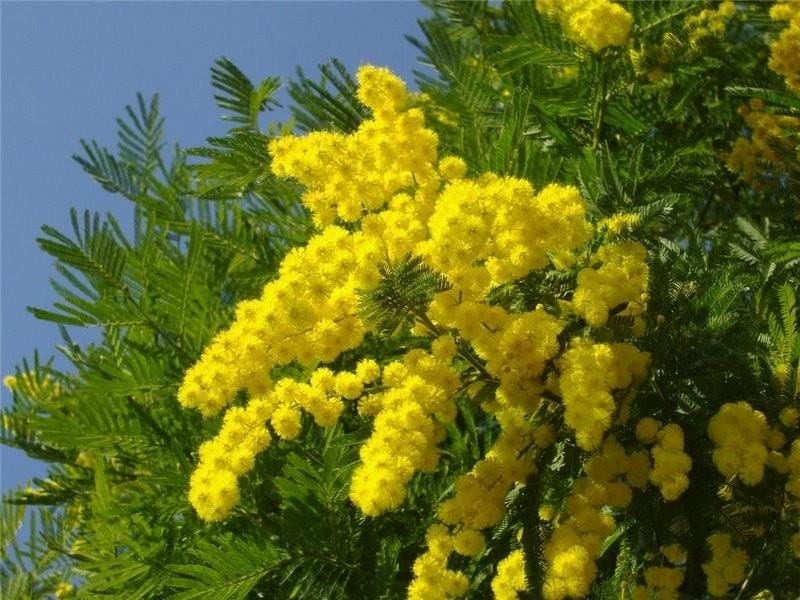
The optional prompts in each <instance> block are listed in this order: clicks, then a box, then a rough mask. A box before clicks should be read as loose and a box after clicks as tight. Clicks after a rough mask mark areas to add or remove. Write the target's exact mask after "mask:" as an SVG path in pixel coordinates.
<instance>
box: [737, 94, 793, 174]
mask: <svg viewBox="0 0 800 600" xmlns="http://www.w3.org/2000/svg"><path fill="white" fill-rule="evenodd" d="M738 112H739V114H740V115H741V116H742V118H743V119H744V122H745V124H746V125H747V128H748V130H749V131H750V134H749V138H745V137H739V138H737V139H736V141H735V142H734V143H733V148H732V149H731V152H730V153H729V154H728V156H727V158H726V164H727V165H728V168H729V169H730V170H731V171H734V172H735V173H739V174H740V175H741V177H742V179H744V180H745V181H753V180H754V179H755V177H756V174H757V173H758V171H759V168H760V167H761V166H762V165H763V163H771V164H782V163H783V159H782V158H781V153H782V152H788V153H792V152H793V151H794V146H795V143H796V142H797V138H798V133H797V132H798V131H799V130H800V118H798V117H793V116H790V115H778V114H773V113H770V112H766V111H765V110H764V103H763V101H762V100H760V99H758V98H755V99H753V100H750V102H749V104H747V105H742V106H741V107H739V111H738Z"/></svg>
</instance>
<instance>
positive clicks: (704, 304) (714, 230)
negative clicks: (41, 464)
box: [0, 0, 800, 600]
mask: <svg viewBox="0 0 800 600" xmlns="http://www.w3.org/2000/svg"><path fill="white" fill-rule="evenodd" d="M426 4H427V5H428V6H429V8H430V16H429V18H427V19H426V20H424V21H423V22H421V30H422V32H423V35H422V36H421V37H420V38H419V39H416V38H409V43H410V44H412V45H413V47H414V48H416V50H417V51H418V52H419V55H420V64H421V67H420V70H419V71H418V72H417V73H416V81H415V82H413V83H414V84H415V87H416V88H417V89H416V91H410V90H409V87H410V86H411V82H408V83H406V82H403V81H401V80H400V79H399V78H398V77H397V76H396V75H394V74H392V73H391V72H389V71H388V70H387V69H385V68H382V67H379V66H372V65H368V64H366V65H364V66H362V67H361V68H360V69H358V71H357V72H355V73H350V72H349V71H348V70H347V68H346V67H345V66H344V65H343V64H342V63H341V62H339V61H337V60H335V59H333V60H331V61H330V62H328V63H325V64H322V65H320V66H319V69H318V72H317V73H315V74H314V75H307V74H306V73H303V72H302V71H298V73H297V76H296V77H295V78H294V79H293V80H291V81H288V82H285V85H286V89H287V91H288V96H289V98H290V100H291V103H290V110H291V115H292V116H291V118H290V119H289V120H288V121H287V122H283V123H281V122H278V121H276V120H274V118H272V109H273V108H274V107H275V106H276V100H275V94H276V92H277V91H278V89H279V88H280V86H281V85H283V84H282V82H280V81H279V80H278V79H277V78H275V77H266V78H264V79H261V80H253V79H251V78H250V77H249V76H248V75H246V74H245V73H243V72H242V71H241V70H240V69H239V68H238V67H237V66H236V65H235V64H234V63H233V62H231V61H230V60H228V59H226V58H220V59H219V60H217V61H216V62H215V63H214V65H213V66H212V67H211V86H212V88H213V92H212V93H213V97H214V99H215V101H216V102H217V104H218V105H219V107H220V108H221V109H223V110H224V111H225V117H224V119H225V120H226V121H228V122H229V123H230V129H229V130H228V132H227V134H226V135H224V136H219V137H211V138H208V139H207V140H206V143H205V145H203V146H202V147H197V148H181V147H179V146H175V147H174V148H169V147H168V146H167V144H166V141H165V139H164V133H163V122H164V121H163V117H162V116H161V114H160V112H159V103H158V96H154V97H152V98H144V97H142V96H141V95H139V96H137V98H136V101H135V102H134V103H133V104H132V105H131V106H128V107H126V108H125V112H124V115H123V117H122V118H121V119H119V120H118V130H117V135H118V147H117V149H116V151H112V150H110V149H108V148H105V147H103V146H101V145H99V144H98V143H96V142H93V141H82V142H81V152H80V154H77V155H76V156H75V157H74V158H75V160H76V162H77V164H78V165H79V166H80V168H82V169H83V170H84V171H85V172H86V173H87V175H89V176H90V177H91V178H93V179H94V180H95V181H97V183H98V184H99V185H101V186H102V187H103V189H105V190H106V191H107V192H109V193H111V194H117V195H120V196H122V197H124V198H126V199H127V200H129V201H130V206H131V209H132V211H133V215H134V219H133V222H134V225H133V228H132V231H131V232H130V233H126V232H125V231H124V228H123V227H121V226H120V225H119V223H118V221H117V220H116V219H115V218H114V217H113V216H112V215H100V214H91V213H89V212H81V211H79V210H77V209H73V210H72V212H71V221H72V228H71V230H70V231H66V232H64V231H58V230H56V229H54V228H52V227H49V226H44V227H43V228H42V236H41V238H40V239H39V240H38V241H39V245H40V247H41V249H42V250H43V251H44V252H46V253H48V254H49V255H50V256H52V257H53V259H54V260H55V265H56V270H57V272H58V279H57V280H54V282H53V287H54V289H55V291H56V292H57V293H58V296H59V298H60V300H59V301H58V302H56V303H55V304H54V305H53V306H51V307H32V308H31V309H30V310H31V312H32V313H33V315H35V316H36V317H37V318H39V319H43V320H46V321H50V322H52V323H53V324H54V326H57V327H58V328H59V330H60V332H61V335H62V337H63V344H62V345H60V346H59V347H58V348H57V351H58V352H60V353H61V354H62V355H63V356H64V357H65V358H66V359H67V361H68V363H69V365H70V366H69V367H68V368H66V369H58V368H56V367H55V366H54V363H53V361H52V359H43V358H40V355H39V354H38V353H34V354H33V355H32V356H31V357H30V358H27V359H22V360H21V362H20V364H19V366H18V368H17V370H16V372H15V373H14V374H10V375H9V376H8V377H6V379H5V384H6V386H7V387H9V388H10V390H11V391H12V393H13V404H12V405H11V406H10V407H8V408H7V409H5V410H4V413H3V419H2V432H0V436H1V437H0V441H2V443H3V444H5V445H8V446H13V447H16V448H19V449H21V450H23V451H24V452H26V453H27V454H28V455H30V456H32V457H34V458H37V459H40V460H43V461H45V462H46V463H47V466H48V472H47V477H46V478H43V479H34V480H33V481H32V482H31V483H30V485H28V486H26V487H24V488H20V489H17V490H13V491H11V492H9V493H7V494H6V495H5V496H4V498H3V504H2V513H1V514H0V523H2V527H1V529H2V536H3V539H2V545H3V547H4V553H3V558H2V563H0V576H1V577H2V579H1V580H0V581H2V589H3V593H4V597H5V598H9V599H12V598H42V597H52V596H55V597H57V598H68V597H78V598H100V597H112V598H178V599H183V600H188V599H198V600H199V599H203V598H206V599H208V600H218V599H228V600H232V599H244V598H276V599H279V598H281V599H282V598H287V599H288V598H315V599H316V598H330V599H336V598H342V599H345V598H347V599H351V598H352V599H362V598H385V599H390V598H403V597H409V598H412V599H420V600H422V599H425V600H428V599H430V600H436V599H438V598H450V597H460V596H464V597H471V598H488V597H495V598H498V599H513V598H536V599H539V598H544V599H547V600H561V599H563V598H585V597H587V598H631V599H633V600H643V599H645V598H656V599H669V598H676V599H677V598H687V599H695V598H712V597H713V598H776V599H786V600H790V599H792V598H796V596H797V594H798V592H800V436H799V434H800V377H798V362H799V361H800V331H798V320H797V313H798V307H797V287H798V281H800V237H798V234H800V204H799V203H798V187H800V138H799V136H800V5H799V4H798V2H797V0H788V1H784V2H774V3H773V2H763V3H750V2H740V3H735V2H732V1H730V0H725V1H724V2H691V3H687V2H683V1H678V0H650V1H647V2H612V1H611V0H537V1H536V2H516V1H508V2H504V3H501V4H498V3H490V2H485V1H477V0H476V1H472V0H470V1H450V0H432V1H429V2H426ZM364 58H365V62H368V58H369V57H364ZM265 119H266V120H267V121H268V122H269V124H268V126H267V127H263V126H262V125H261V123H263V122H264V120H265ZM74 328H92V330H94V331H97V332H99V336H98V338H97V341H95V342H92V343H90V344H79V343H76V342H75V341H74V340H73V339H72V337H71V336H70V330H71V329H74ZM49 353H50V350H48V355H49ZM26 518H28V519H31V521H32V525H31V527H30V536H29V539H21V538H19V537H18V536H17V531H18V529H19V528H20V527H21V525H22V523H23V522H24V521H25V519H26Z"/></svg>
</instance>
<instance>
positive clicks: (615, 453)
mask: <svg viewBox="0 0 800 600" xmlns="http://www.w3.org/2000/svg"><path fill="white" fill-rule="evenodd" d="M648 467H649V460H648V457H647V453H646V452H641V451H640V452H635V453H632V454H630V455H629V454H626V452H625V449H624V448H623V447H622V446H621V445H620V444H619V443H618V442H617V441H616V440H615V439H614V438H613V437H609V438H607V439H606V441H605V443H604V444H603V446H602V448H601V449H600V451H599V452H598V453H597V454H595V455H594V456H592V457H591V458H590V459H589V460H588V461H587V462H586V464H585V466H584V471H585V473H586V477H582V478H580V479H577V480H576V481H575V482H574V483H573V486H572V489H571V491H570V494H569V496H568V497H567V499H566V501H565V503H564V513H563V514H562V515H561V519H560V520H559V523H558V525H557V526H556V528H555V529H554V530H553V533H552V535H551V537H550V539H549V540H548V542H547V544H546V545H545V547H544V557H545V560H547V571H546V572H545V580H544V586H543V589H542V591H543V594H544V597H545V598H546V600H562V599H563V598H581V597H583V596H585V595H586V594H587V593H588V592H589V588H590V587H591V584H592V582H593V581H594V578H595V577H596V575H597V565H596V563H595V557H596V556H597V554H598V552H599V550H600V545H601V543H602V541H603V539H604V538H605V537H606V536H607V535H609V534H610V533H611V532H613V531H614V529H615V527H616V522H615V521H614V518H613V516H612V515H611V514H609V513H608V512H605V511H603V510H601V509H602V508H603V507H604V506H611V507H615V508H624V507H625V506H627V505H628V504H630V502H631V499H632V490H631V487H632V486H633V487H638V488H641V487H644V486H645V485H646V483H647V471H648ZM623 478H624V479H625V481H623V480H622V479H623Z"/></svg>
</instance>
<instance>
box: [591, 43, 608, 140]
mask: <svg viewBox="0 0 800 600" xmlns="http://www.w3.org/2000/svg"><path fill="white" fill-rule="evenodd" d="M598 60H599V64H598V71H599V73H598V78H597V88H596V89H595V95H594V107H593V108H592V120H593V121H594V132H593V133H592V149H593V150H594V149H596V148H597V146H598V145H599V144H600V137H601V136H602V132H603V119H604V118H605V112H606V93H607V89H608V77H607V75H608V68H607V65H606V61H605V58H604V57H601V58H599V59H598Z"/></svg>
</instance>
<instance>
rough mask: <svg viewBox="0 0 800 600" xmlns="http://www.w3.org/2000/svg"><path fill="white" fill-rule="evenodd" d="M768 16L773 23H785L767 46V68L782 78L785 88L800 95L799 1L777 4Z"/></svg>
mask: <svg viewBox="0 0 800 600" xmlns="http://www.w3.org/2000/svg"><path fill="white" fill-rule="evenodd" d="M769 14H770V17H772V19H773V20H775V21H786V22H787V25H786V27H785V28H784V29H783V30H782V31H781V32H780V34H779V35H778V37H777V39H775V40H774V41H773V42H772V43H771V44H770V46H769V49H770V57H769V63H768V64H769V68H770V69H772V70H773V71H775V72H776V73H778V74H779V75H782V76H783V77H784V79H785V81H786V87H787V88H789V89H790V90H791V91H793V92H795V93H800V1H798V0H783V1H781V2H778V3H776V4H775V5H774V6H773V7H772V8H771V9H770V11H769Z"/></svg>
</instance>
